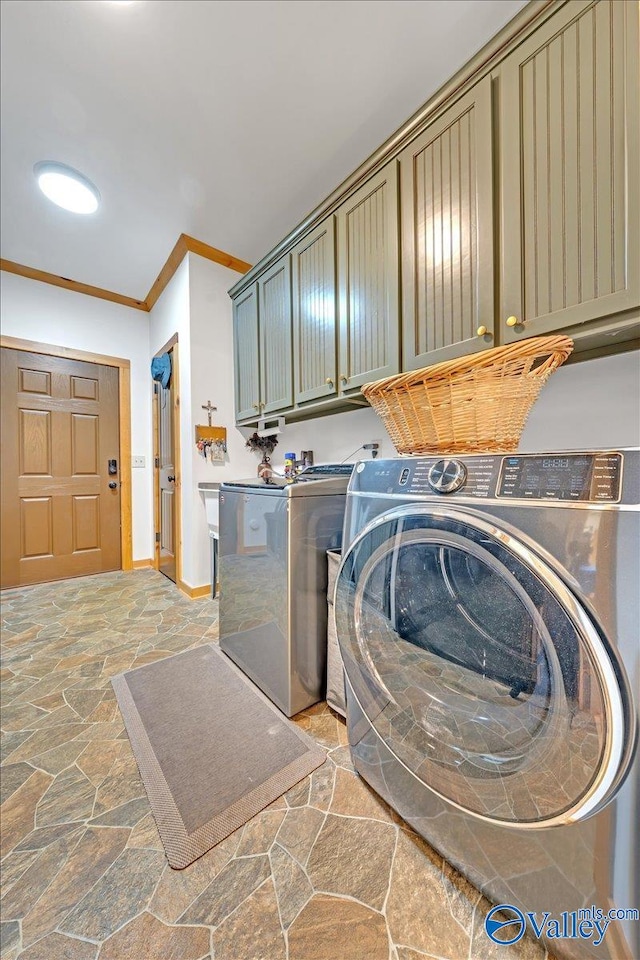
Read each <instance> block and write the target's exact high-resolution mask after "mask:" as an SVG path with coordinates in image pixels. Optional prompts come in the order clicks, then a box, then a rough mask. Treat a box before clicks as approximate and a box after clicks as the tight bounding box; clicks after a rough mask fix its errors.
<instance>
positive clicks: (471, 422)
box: [362, 336, 573, 453]
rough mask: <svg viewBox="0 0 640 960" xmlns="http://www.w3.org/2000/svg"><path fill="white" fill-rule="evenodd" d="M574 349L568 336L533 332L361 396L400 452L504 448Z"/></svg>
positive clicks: (510, 446) (513, 442)
mask: <svg viewBox="0 0 640 960" xmlns="http://www.w3.org/2000/svg"><path fill="white" fill-rule="evenodd" d="M572 350H573V341H572V340H570V339H569V337H563V336H556V337H532V338H531V339H529V340H522V341H520V343H514V344H510V345H509V346H506V347H495V348H494V349H492V350H483V351H481V352H480V353H474V354H473V355H472V356H468V357H461V358H458V359H456V360H447V361H446V362H445V363H436V364H434V365H433V366H431V367H423V368H422V369H421V370H412V371H411V372H410V373H401V374H399V375H397V376H394V377H387V378H386V379H385V380H377V381H375V382H374V383H367V384H365V386H364V387H363V388H362V393H363V394H364V396H365V397H366V399H367V400H368V401H369V403H370V404H371V406H372V407H373V409H374V410H375V411H376V413H377V414H378V416H379V417H380V418H381V419H382V420H383V421H384V425H385V427H386V428H387V431H388V433H389V436H390V437H391V439H392V441H393V443H394V445H395V448H396V450H397V451H398V453H480V452H492V451H495V452H509V451H512V450H515V449H516V448H517V446H518V442H519V440H520V434H521V433H522V429H523V427H524V424H525V420H526V419H527V416H528V414H529V411H530V409H531V407H532V406H533V404H534V402H535V400H536V398H537V396H538V394H539V392H540V388H541V387H542V386H543V384H544V383H546V381H547V380H548V378H549V377H550V375H551V374H552V373H553V372H554V370H556V369H557V368H558V367H559V366H560V364H562V363H564V361H565V360H566V359H567V357H568V356H569V354H570V353H571V351H572Z"/></svg>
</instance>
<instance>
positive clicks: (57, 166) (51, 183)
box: [33, 160, 100, 214]
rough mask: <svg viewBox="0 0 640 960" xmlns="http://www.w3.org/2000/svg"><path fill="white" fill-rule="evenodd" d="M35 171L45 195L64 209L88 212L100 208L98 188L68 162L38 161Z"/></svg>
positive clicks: (73, 211) (72, 211)
mask: <svg viewBox="0 0 640 960" xmlns="http://www.w3.org/2000/svg"><path fill="white" fill-rule="evenodd" d="M33 172H34V174H35V177H36V180H37V181H38V186H39V187H40V189H41V190H42V192H43V193H44V195H45V197H48V199H49V200H51V201H52V202H53V203H56V204H57V205H58V206H59V207H62V208H63V209H64V210H70V211H71V213H84V214H87V213H95V212H96V210H97V209H98V206H99V204H100V193H99V191H98V188H97V187H95V186H94V185H93V184H92V183H91V181H90V180H87V178H86V177H85V176H83V174H81V173H78V171H77V170H74V169H73V167H68V166H67V164H66V163H57V162H56V161H54V160H42V161H41V162H40V163H36V165H35V166H34V168H33Z"/></svg>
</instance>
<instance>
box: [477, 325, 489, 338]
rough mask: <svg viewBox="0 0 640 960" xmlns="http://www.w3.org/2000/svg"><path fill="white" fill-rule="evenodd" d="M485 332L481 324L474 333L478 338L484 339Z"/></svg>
mask: <svg viewBox="0 0 640 960" xmlns="http://www.w3.org/2000/svg"><path fill="white" fill-rule="evenodd" d="M486 332H487V328H486V327H485V326H484V324H483V325H482V326H480V327H478V329H477V330H476V333H477V335H478V336H479V337H484V335H485V334H486Z"/></svg>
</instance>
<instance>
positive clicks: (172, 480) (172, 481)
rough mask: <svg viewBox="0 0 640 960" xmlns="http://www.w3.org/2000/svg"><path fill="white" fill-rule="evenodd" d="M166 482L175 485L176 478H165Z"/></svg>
mask: <svg viewBox="0 0 640 960" xmlns="http://www.w3.org/2000/svg"><path fill="white" fill-rule="evenodd" d="M167 481H168V482H169V483H175V482H176V478H175V477H167Z"/></svg>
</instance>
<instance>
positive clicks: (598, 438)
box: [519, 350, 640, 453]
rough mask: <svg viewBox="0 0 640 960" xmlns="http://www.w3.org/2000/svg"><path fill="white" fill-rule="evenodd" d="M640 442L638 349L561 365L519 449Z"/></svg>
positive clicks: (624, 444) (542, 396) (553, 376)
mask: <svg viewBox="0 0 640 960" xmlns="http://www.w3.org/2000/svg"><path fill="white" fill-rule="evenodd" d="M639 444H640V353H639V352H638V351H637V350H632V351H629V353H618V354H615V355H613V356H610V357H600V358H598V359H597V360H584V361H581V362H579V363H571V364H569V365H568V366H564V367H560V369H559V370H557V371H556V372H555V373H554V374H553V375H552V376H551V378H550V379H549V380H548V382H547V383H546V385H545V386H544V387H543V388H542V391H541V393H540V396H539V397H538V399H537V401H536V403H535V406H534V407H533V410H532V411H531V414H530V415H529V419H528V420H527V423H526V424H525V428H524V431H523V433H522V438H521V440H520V447H519V449H520V450H522V451H523V452H526V453H533V452H536V451H545V450H578V449H581V450H584V449H589V448H595V449H601V448H604V449H606V448H607V447H611V448H616V447H635V446H638V445H639Z"/></svg>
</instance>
